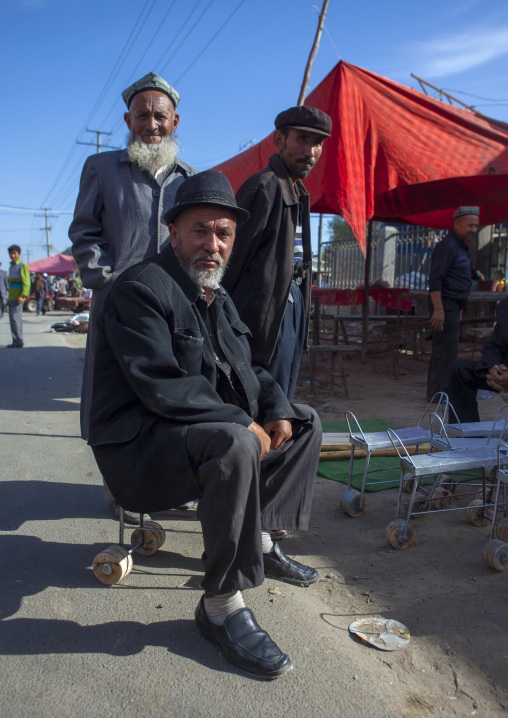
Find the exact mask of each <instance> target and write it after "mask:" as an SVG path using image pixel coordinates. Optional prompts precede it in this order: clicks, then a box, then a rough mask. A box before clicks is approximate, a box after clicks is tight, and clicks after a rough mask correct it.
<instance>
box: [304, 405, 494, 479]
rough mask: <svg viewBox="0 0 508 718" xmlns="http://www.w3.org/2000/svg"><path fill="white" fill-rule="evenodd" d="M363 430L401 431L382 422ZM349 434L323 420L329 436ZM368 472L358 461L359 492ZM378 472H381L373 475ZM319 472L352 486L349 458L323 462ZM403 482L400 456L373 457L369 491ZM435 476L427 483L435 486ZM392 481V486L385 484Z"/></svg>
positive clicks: (337, 424) (373, 422)
mask: <svg viewBox="0 0 508 718" xmlns="http://www.w3.org/2000/svg"><path fill="white" fill-rule="evenodd" d="M360 426H361V427H362V431H363V432H364V433H367V432H373V431H384V430H385V429H388V428H390V429H395V431H397V429H396V428H395V427H394V426H391V425H390V424H387V423H386V422H385V421H383V420H382V419H366V420H365V421H362V422H361V423H360ZM347 431H349V429H348V425H347V423H346V422H345V421H344V422H338V421H323V432H326V433H339V432H347ZM364 470H365V459H355V461H354V469H353V473H354V474H359V475H358V476H353V481H352V485H353V486H354V488H355V489H361V487H362V479H363V472H364ZM375 470H377V473H372V472H373V471H375ZM317 473H318V475H319V476H323V477H324V478H325V479H331V480H332V481H339V482H340V483H341V484H347V483H348V477H349V458H348V459H338V460H337V461H333V460H327V461H320V462H319V464H318V470H317ZM473 474H474V475H472V472H468V473H467V474H466V473H461V472H457V473H456V474H455V480H456V481H457V482H462V481H469V480H470V479H472V478H474V476H481V470H478V471H477V472H473ZM399 481H400V464H399V460H398V458H397V457H396V456H377V457H376V456H375V457H371V460H370V464H369V473H368V475H367V484H370V486H367V487H366V489H365V490H366V491H382V490H383V489H396V488H398V486H399ZM433 481H434V477H432V476H429V477H428V478H424V479H423V481H422V483H423V484H432V483H433ZM382 482H388V483H382Z"/></svg>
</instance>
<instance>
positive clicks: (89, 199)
mask: <svg viewBox="0 0 508 718" xmlns="http://www.w3.org/2000/svg"><path fill="white" fill-rule="evenodd" d="M122 97H123V99H124V102H125V104H126V106H127V110H128V111H127V112H126V113H125V114H124V120H125V123H126V125H127V127H128V128H129V130H130V134H129V138H128V142H127V149H125V150H118V151H114V152H102V153H101V154H97V155H92V156H91V157H89V158H88V159H87V160H86V162H85V165H84V167H83V172H82V175H81V182H80V188H79V194H78V199H77V202H76V209H75V211H74V219H73V221H72V224H71V226H70V228H69V237H70V239H71V241H72V253H73V255H74V259H75V260H76V263H77V265H78V267H79V271H80V273H81V279H82V281H83V286H84V287H86V288H88V289H92V290H93V295H92V303H91V312H90V324H89V326H88V335H87V348H86V355H85V366H84V373H83V387H82V392H81V433H82V436H83V438H84V439H86V438H88V414H89V401H90V396H91V391H92V380H93V374H92V366H93V353H94V346H95V322H96V320H97V317H98V315H99V314H100V312H101V311H102V307H103V305H104V300H105V298H106V295H107V292H108V290H109V287H110V286H111V283H112V282H113V280H114V278H115V277H117V276H118V275H119V274H120V272H122V271H123V270H124V269H126V268H127V267H130V266H131V265H133V264H136V262H140V261H142V260H143V259H146V258H147V257H151V256H153V255H154V254H157V252H158V251H159V250H160V249H162V248H163V247H164V246H165V245H166V244H167V243H168V242H169V232H168V228H167V225H166V224H165V222H164V220H163V216H164V213H165V212H167V211H168V209H169V208H170V207H172V206H173V203H174V201H175V194H176V190H177V189H178V187H179V186H180V185H181V184H182V182H184V181H185V179H186V178H187V177H189V176H191V175H194V174H196V172H197V170H196V169H194V168H193V167H191V166H190V165H188V164H186V163H185V162H182V160H180V159H178V157H177V152H178V141H177V140H176V138H175V134H174V133H175V131H176V129H177V127H178V122H179V119H180V116H179V115H178V113H177V112H176V108H177V107H178V103H179V101H180V95H179V94H178V92H177V91H176V90H175V88H174V87H171V85H169V84H168V83H167V82H166V81H165V80H164V79H163V78H162V77H159V75H156V74H155V73H154V72H149V73H148V75H145V77H142V78H141V79H140V80H138V81H137V82H135V83H134V84H133V85H131V86H130V87H128V88H127V89H126V90H125V91H124V92H123V94H122Z"/></svg>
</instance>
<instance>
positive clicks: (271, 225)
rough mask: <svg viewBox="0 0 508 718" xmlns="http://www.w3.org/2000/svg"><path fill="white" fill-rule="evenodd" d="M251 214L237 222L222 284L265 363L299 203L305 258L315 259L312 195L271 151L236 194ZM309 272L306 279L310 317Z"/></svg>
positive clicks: (288, 270) (287, 282) (289, 271)
mask: <svg viewBox="0 0 508 718" xmlns="http://www.w3.org/2000/svg"><path fill="white" fill-rule="evenodd" d="M236 201H237V203H238V204H239V206H240V207H243V208H244V209H246V210H248V211H249V212H250V219H249V220H248V221H247V222H245V223H244V224H242V225H241V226H240V227H238V230H237V233H236V240H235V245H234V248H233V252H232V254H231V257H230V260H229V265H228V269H227V270H226V274H225V276H224V286H225V288H226V289H227V291H228V292H229V294H230V295H231V298H232V299H233V301H234V303H235V306H236V308H237V309H238V313H239V314H240V317H241V318H242V320H243V321H244V322H245V323H246V324H247V326H248V327H249V329H250V331H251V333H252V339H251V340H250V341H251V351H252V360H253V361H254V362H259V363H260V364H264V365H265V366H267V365H269V364H270V361H271V359H272V356H273V352H274V350H275V344H276V342H277V337H278V335H279V329H280V326H281V324H282V319H283V317H284V311H285V309H286V304H287V300H288V296H289V290H290V288H291V281H292V278H293V269H294V248H295V229H296V225H297V219H298V208H299V207H298V206H299V205H301V212H302V243H303V261H304V262H312V248H311V237H310V196H309V193H308V192H307V190H306V189H305V186H304V185H303V183H302V182H300V180H298V181H297V182H296V184H295V185H293V183H292V182H291V178H290V176H289V174H288V171H287V169H286V166H285V165H284V163H283V162H282V160H281V159H280V157H279V156H278V155H277V154H273V155H272V156H271V157H270V160H269V162H268V167H266V168H265V169H264V170H261V172H257V173H256V174H254V175H252V177H249V179H248V180H246V182H244V183H243V185H242V186H241V187H240V189H239V190H238V192H237V194H236ZM310 288H311V272H307V276H306V278H305V279H304V281H303V284H302V285H301V287H300V289H301V291H302V294H303V297H304V302H305V312H306V317H308V315H309V306H310Z"/></svg>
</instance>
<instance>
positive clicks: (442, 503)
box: [430, 486, 452, 511]
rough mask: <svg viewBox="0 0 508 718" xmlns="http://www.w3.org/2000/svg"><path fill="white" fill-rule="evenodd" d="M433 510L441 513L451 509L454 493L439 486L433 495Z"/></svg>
mask: <svg viewBox="0 0 508 718" xmlns="http://www.w3.org/2000/svg"><path fill="white" fill-rule="evenodd" d="M430 503H431V504H432V508H433V509H435V510H437V511H439V510H441V509H449V508H450V507H451V505H452V492H451V491H448V490H447V489H445V488H444V487H442V486H438V487H437V489H436V490H435V491H434V493H433V494H432V500H431V502H430Z"/></svg>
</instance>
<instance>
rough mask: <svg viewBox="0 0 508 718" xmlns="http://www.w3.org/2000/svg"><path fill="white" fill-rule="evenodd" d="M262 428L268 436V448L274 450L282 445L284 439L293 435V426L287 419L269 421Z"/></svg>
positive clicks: (284, 441)
mask: <svg viewBox="0 0 508 718" xmlns="http://www.w3.org/2000/svg"><path fill="white" fill-rule="evenodd" d="M263 430H264V431H265V432H266V434H267V435H268V436H269V437H270V439H271V442H270V449H273V450H274V451H275V450H276V449H280V447H281V446H284V444H285V443H286V441H287V440H288V439H290V438H291V437H292V436H293V428H292V426H291V422H290V421H288V420H287V419H277V421H269V422H268V424H265V425H264V426H263Z"/></svg>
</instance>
